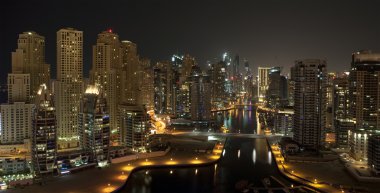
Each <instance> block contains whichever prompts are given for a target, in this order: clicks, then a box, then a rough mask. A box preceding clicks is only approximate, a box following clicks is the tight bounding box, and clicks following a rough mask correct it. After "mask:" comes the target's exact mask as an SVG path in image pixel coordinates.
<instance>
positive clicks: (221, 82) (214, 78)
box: [208, 61, 227, 109]
mask: <svg viewBox="0 0 380 193" xmlns="http://www.w3.org/2000/svg"><path fill="white" fill-rule="evenodd" d="M226 68H227V66H226V63H225V62H223V61H220V62H218V63H214V64H211V66H210V69H209V70H208V74H209V76H210V82H211V105H212V108H216V109H218V108H223V107H224V103H225V102H226V98H227V96H226V94H227V92H226V88H225V81H226V77H227V71H226Z"/></svg>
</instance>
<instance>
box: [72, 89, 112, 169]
mask: <svg viewBox="0 0 380 193" xmlns="http://www.w3.org/2000/svg"><path fill="white" fill-rule="evenodd" d="M79 125H80V126H79V127H80V133H81V143H82V149H83V150H85V151H87V152H89V153H90V155H91V156H90V157H91V159H90V161H92V162H95V163H98V165H99V166H104V165H106V164H107V163H108V161H109V146H110V116H109V114H108V112H107V102H106V99H105V97H103V94H102V93H101V90H99V89H98V88H97V87H96V86H93V85H90V86H88V87H87V89H86V91H85V93H84V96H83V102H82V105H81V113H80V116H79Z"/></svg>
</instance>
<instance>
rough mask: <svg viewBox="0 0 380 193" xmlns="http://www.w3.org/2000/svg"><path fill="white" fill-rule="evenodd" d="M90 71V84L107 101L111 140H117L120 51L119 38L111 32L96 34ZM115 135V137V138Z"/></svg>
mask: <svg viewBox="0 0 380 193" xmlns="http://www.w3.org/2000/svg"><path fill="white" fill-rule="evenodd" d="M92 50H93V53H92V62H93V64H92V69H91V71H90V82H91V84H94V85H96V86H97V87H98V88H99V89H100V90H101V92H102V93H103V94H104V97H105V99H106V100H107V113H109V115H110V117H109V119H110V128H111V130H112V133H113V136H112V138H113V139H114V138H116V139H117V138H118V136H117V135H118V130H117V113H118V110H117V107H118V105H119V104H120V102H121V97H120V96H121V94H122V89H121V88H122V82H121V80H122V79H121V77H122V73H123V71H122V61H123V58H122V50H121V43H120V41H119V36H118V35H117V34H115V33H113V32H112V30H108V31H103V32H102V33H100V34H98V39H97V41H96V45H94V46H93V47H92ZM115 135H116V136H115Z"/></svg>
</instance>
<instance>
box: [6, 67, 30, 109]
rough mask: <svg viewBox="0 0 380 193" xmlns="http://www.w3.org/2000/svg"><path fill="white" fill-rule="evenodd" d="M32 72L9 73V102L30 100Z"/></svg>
mask: <svg viewBox="0 0 380 193" xmlns="http://www.w3.org/2000/svg"><path fill="white" fill-rule="evenodd" d="M29 100H30V74H8V103H10V104H12V103H13V102H29Z"/></svg>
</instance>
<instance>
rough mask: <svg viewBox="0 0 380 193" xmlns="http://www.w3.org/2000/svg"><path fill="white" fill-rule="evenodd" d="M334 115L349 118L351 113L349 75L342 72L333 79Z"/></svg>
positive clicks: (339, 117)
mask: <svg viewBox="0 0 380 193" xmlns="http://www.w3.org/2000/svg"><path fill="white" fill-rule="evenodd" d="M332 107H333V108H332V110H333V117H334V119H335V120H337V119H347V118H348V114H349V90H348V75H347V74H342V75H341V76H338V77H336V78H335V79H334V80H333V105H332Z"/></svg>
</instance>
